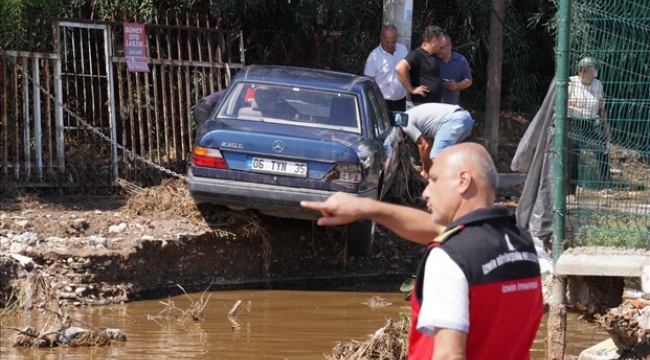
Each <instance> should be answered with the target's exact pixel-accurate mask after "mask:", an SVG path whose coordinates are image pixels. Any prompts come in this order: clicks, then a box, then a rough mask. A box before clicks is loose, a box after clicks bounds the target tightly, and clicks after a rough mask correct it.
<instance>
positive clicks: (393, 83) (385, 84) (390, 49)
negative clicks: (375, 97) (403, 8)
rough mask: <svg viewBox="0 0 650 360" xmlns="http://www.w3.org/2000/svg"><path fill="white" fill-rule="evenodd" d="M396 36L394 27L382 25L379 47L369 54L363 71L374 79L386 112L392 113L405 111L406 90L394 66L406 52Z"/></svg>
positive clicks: (396, 32)
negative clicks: (386, 108) (382, 97)
mask: <svg viewBox="0 0 650 360" xmlns="http://www.w3.org/2000/svg"><path fill="white" fill-rule="evenodd" d="M398 36H399V34H398V31H397V27H395V25H384V27H382V29H381V34H380V35H379V46H377V47H376V48H375V49H374V50H372V52H370V55H368V58H367V59H366V66H365V67H364V69H363V74H364V75H366V76H370V77H373V78H375V81H376V82H377V85H379V89H381V93H382V95H383V96H384V99H385V100H386V105H388V110H392V111H404V110H406V89H404V86H403V85H402V83H401V82H400V80H399V78H398V77H397V72H395V66H396V65H397V63H398V62H399V61H400V60H402V59H403V58H404V57H405V56H406V54H408V50H406V46H404V45H402V44H400V43H398V42H397V38H398Z"/></svg>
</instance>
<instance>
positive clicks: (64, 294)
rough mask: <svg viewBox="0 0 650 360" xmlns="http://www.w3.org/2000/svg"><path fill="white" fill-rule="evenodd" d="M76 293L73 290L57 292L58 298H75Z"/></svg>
mask: <svg viewBox="0 0 650 360" xmlns="http://www.w3.org/2000/svg"><path fill="white" fill-rule="evenodd" d="M76 298H77V295H76V294H75V293H73V292H65V291H64V292H61V293H60V294H59V299H76Z"/></svg>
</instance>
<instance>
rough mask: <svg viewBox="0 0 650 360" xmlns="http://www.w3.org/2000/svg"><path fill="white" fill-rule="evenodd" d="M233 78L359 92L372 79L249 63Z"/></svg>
mask: <svg viewBox="0 0 650 360" xmlns="http://www.w3.org/2000/svg"><path fill="white" fill-rule="evenodd" d="M234 80H235V81H237V80H240V81H241V80H243V81H253V82H265V83H276V84H283V85H295V86H306V87H316V88H321V89H327V90H332V91H341V92H361V88H362V87H363V86H364V85H365V84H366V83H368V82H372V81H373V79H371V78H369V77H365V76H360V75H354V74H348V73H343V72H336V71H329V70H321V69H312V68H303V67H295V66H282V65H249V66H247V67H245V68H244V69H242V70H241V71H239V72H238V73H237V75H236V77H235V79H234Z"/></svg>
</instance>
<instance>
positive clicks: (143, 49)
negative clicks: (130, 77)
mask: <svg viewBox="0 0 650 360" xmlns="http://www.w3.org/2000/svg"><path fill="white" fill-rule="evenodd" d="M124 57H126V66H127V68H128V69H129V71H133V72H149V64H148V62H147V33H146V32H145V30H144V24H136V23H124Z"/></svg>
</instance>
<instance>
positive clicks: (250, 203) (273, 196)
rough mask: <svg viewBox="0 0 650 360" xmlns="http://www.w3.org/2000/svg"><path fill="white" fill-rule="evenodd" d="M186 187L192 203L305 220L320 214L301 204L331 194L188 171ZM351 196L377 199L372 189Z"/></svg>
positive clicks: (312, 218)
mask: <svg viewBox="0 0 650 360" xmlns="http://www.w3.org/2000/svg"><path fill="white" fill-rule="evenodd" d="M187 184H188V187H189V190H190V196H191V197H192V199H193V200H194V201H195V202H196V203H212V204H217V205H225V206H228V207H233V208H245V209H255V210H258V211H260V212H261V213H264V214H267V215H272V216H277V217H287V218H296V219H305V220H315V219H318V218H319V217H320V214H319V213H318V212H315V211H312V210H308V209H305V208H303V207H301V206H300V202H301V201H325V200H326V199H327V198H328V197H330V196H331V195H332V194H334V192H333V191H324V190H314V189H305V188H295V187H287V186H278V185H267V184H256V183H247V182H241V181H234V180H223V179H212V178H205V177H196V176H194V175H193V174H192V171H191V169H190V170H189V171H188V173H187ZM352 195H355V196H359V197H369V198H373V199H377V196H378V194H377V189H376V188H374V189H370V190H368V191H365V192H363V193H359V194H352Z"/></svg>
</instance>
